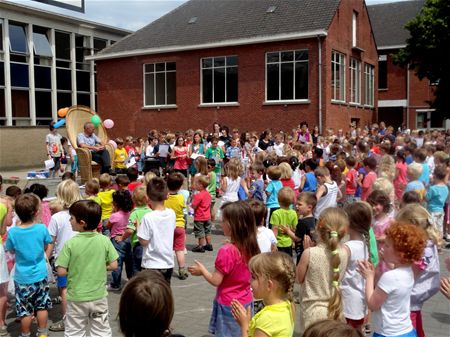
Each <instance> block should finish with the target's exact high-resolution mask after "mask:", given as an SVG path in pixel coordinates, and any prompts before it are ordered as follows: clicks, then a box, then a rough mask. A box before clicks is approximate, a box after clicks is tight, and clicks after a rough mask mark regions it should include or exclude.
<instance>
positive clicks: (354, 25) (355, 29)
mask: <svg viewBox="0 0 450 337" xmlns="http://www.w3.org/2000/svg"><path fill="white" fill-rule="evenodd" d="M357 34H358V13H357V12H353V16H352V47H356V46H357V42H358V35H357Z"/></svg>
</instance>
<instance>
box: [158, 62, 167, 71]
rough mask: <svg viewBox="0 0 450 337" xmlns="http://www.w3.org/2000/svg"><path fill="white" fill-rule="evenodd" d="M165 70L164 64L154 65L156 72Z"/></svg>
mask: <svg viewBox="0 0 450 337" xmlns="http://www.w3.org/2000/svg"><path fill="white" fill-rule="evenodd" d="M165 69H166V65H165V63H156V71H164V70H165Z"/></svg>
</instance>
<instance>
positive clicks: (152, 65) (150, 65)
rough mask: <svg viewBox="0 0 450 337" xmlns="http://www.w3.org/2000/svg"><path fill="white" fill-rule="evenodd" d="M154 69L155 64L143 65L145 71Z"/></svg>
mask: <svg viewBox="0 0 450 337" xmlns="http://www.w3.org/2000/svg"><path fill="white" fill-rule="evenodd" d="M154 71H155V65H154V64H153V63H152V64H146V65H145V72H148V73H149V72H154Z"/></svg>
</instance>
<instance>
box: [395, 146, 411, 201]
mask: <svg viewBox="0 0 450 337" xmlns="http://www.w3.org/2000/svg"><path fill="white" fill-rule="evenodd" d="M405 161H406V157H405V152H404V151H403V150H399V151H398V152H397V162H396V163H395V179H394V189H395V200H397V201H398V200H402V196H403V193H404V192H405V187H406V184H407V183H408V179H407V175H406V170H407V168H408V165H406V162H405Z"/></svg>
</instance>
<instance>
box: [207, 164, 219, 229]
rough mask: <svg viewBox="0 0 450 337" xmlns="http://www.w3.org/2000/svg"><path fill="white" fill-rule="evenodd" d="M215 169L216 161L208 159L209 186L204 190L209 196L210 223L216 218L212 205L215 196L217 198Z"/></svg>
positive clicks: (214, 201) (214, 202)
mask: <svg viewBox="0 0 450 337" xmlns="http://www.w3.org/2000/svg"><path fill="white" fill-rule="evenodd" d="M215 168H216V161H215V160H214V159H208V177H209V184H208V187H207V188H206V189H207V190H208V192H209V194H210V195H211V221H214V219H215V218H216V213H214V205H215V204H216V196H217V175H216V172H214V170H215Z"/></svg>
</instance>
